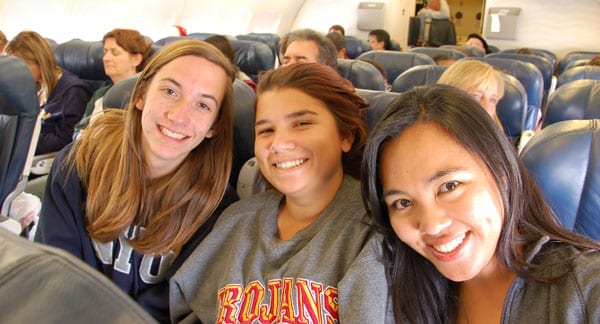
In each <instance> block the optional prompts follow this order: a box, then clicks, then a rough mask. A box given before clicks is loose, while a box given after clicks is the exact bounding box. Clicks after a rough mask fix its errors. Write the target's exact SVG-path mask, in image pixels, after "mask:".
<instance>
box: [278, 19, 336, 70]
mask: <svg viewBox="0 0 600 324" xmlns="http://www.w3.org/2000/svg"><path fill="white" fill-rule="evenodd" d="M281 51H282V53H283V65H284V66H285V65H288V64H293V63H298V62H313V63H321V64H326V65H329V66H331V67H333V68H334V69H337V50H336V49H335V45H334V44H333V43H332V42H331V40H330V39H329V38H327V37H325V35H323V34H321V33H319V32H317V31H314V30H312V29H299V30H296V31H293V32H292V33H290V34H289V35H288V37H287V39H286V41H285V42H284V43H282V44H281Z"/></svg>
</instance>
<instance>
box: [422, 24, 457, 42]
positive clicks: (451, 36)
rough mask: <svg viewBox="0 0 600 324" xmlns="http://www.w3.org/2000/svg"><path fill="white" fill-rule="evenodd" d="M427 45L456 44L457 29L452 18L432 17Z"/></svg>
mask: <svg viewBox="0 0 600 324" xmlns="http://www.w3.org/2000/svg"><path fill="white" fill-rule="evenodd" d="M426 44H427V46H434V47H437V46H441V45H456V29H455V28H454V23H453V22H452V21H451V20H450V19H431V25H430V27H429V39H428V40H426Z"/></svg>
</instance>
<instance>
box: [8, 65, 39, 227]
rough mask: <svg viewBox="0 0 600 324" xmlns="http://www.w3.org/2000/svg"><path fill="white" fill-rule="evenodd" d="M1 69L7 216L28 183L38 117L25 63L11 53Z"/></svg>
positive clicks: (31, 77)
mask: <svg viewBox="0 0 600 324" xmlns="http://www.w3.org/2000/svg"><path fill="white" fill-rule="evenodd" d="M0 71H2V73H0V134H1V137H0V138H1V140H2V145H0V204H1V210H0V215H3V216H9V213H10V211H11V204H12V202H13V201H14V199H15V198H16V197H17V196H18V195H19V194H21V193H22V192H23V191H24V190H25V187H26V185H27V181H28V177H29V172H30V167H31V161H32V159H33V156H34V154H35V148H36V146H37V141H38V137H39V133H40V128H41V119H40V118H39V114H40V106H39V103H38V99H37V90H36V87H35V82H34V81H33V76H32V74H31V71H30V70H29V67H28V66H27V64H26V63H25V62H23V61H22V60H20V59H18V58H16V57H14V56H6V55H4V56H0ZM2 223H3V224H4V225H7V224H8V223H6V222H2ZM0 227H1V226H0ZM20 231H21V226H20V225H19V226H18V232H20Z"/></svg>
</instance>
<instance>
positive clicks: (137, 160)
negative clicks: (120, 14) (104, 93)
mask: <svg viewBox="0 0 600 324" xmlns="http://www.w3.org/2000/svg"><path fill="white" fill-rule="evenodd" d="M234 78H235V74H234V70H233V68H232V67H231V64H230V63H229V60H228V59H227V58H225V56H223V54H221V53H220V52H219V51H218V50H217V49H216V48H214V47H213V46H210V45H208V44H207V43H205V42H202V41H199V40H195V39H188V40H181V41H177V42H173V43H171V44H169V45H167V46H165V47H163V48H162V49H161V50H160V51H159V52H158V53H157V54H156V55H154V57H153V59H152V60H151V61H150V62H149V63H148V65H147V66H146V67H145V68H144V70H143V71H142V73H141V74H140V76H139V78H138V81H137V83H136V85H135V88H134V89H133V93H132V95H131V98H132V99H131V102H130V104H129V107H128V109H127V110H121V109H111V110H106V111H105V112H104V113H103V114H101V115H100V116H99V117H98V118H97V119H96V120H94V122H93V123H91V124H90V125H89V126H88V127H87V128H86V130H85V132H83V133H82V135H81V137H80V138H78V139H76V140H75V142H74V143H73V144H72V147H67V148H65V149H64V150H63V151H61V153H60V154H59V155H58V156H57V158H56V160H55V161H54V163H53V165H52V171H51V172H50V174H49V176H48V181H47V186H46V191H45V195H44V201H43V203H42V212H41V216H40V224H39V228H38V232H37V234H36V238H35V240H36V241H38V242H41V243H45V244H49V245H53V246H56V247H59V248H62V249H65V250H67V251H69V252H71V253H72V254H74V255H75V256H77V257H79V258H81V259H82V260H84V261H85V262H86V263H88V264H89V265H90V266H91V267H93V268H95V269H97V270H98V271H100V272H102V273H104V274H105V275H106V276H107V277H108V278H110V279H111V280H112V281H113V282H114V283H115V284H117V285H118V286H119V287H121V289H123V290H124V291H125V292H127V293H128V294H129V295H131V297H132V298H133V299H135V300H136V301H138V302H139V304H140V305H141V306H142V307H144V308H145V309H146V310H147V311H148V312H150V313H151V314H152V315H153V316H154V317H156V319H157V320H159V321H162V322H165V321H168V319H169V309H168V306H169V305H168V304H169V302H168V300H169V296H168V280H167V278H166V276H167V272H169V271H175V269H177V267H178V266H179V265H180V264H181V263H182V262H183V260H185V258H186V257H187V256H188V255H189V254H190V253H191V251H192V250H193V249H194V247H195V246H196V245H197V244H198V243H199V242H200V241H201V240H203V239H204V237H205V236H206V235H207V233H208V232H209V231H210V230H211V228H212V225H213V224H214V222H215V220H216V218H217V217H218V215H219V214H220V212H221V210H222V209H224V207H226V206H227V205H229V204H230V203H231V202H232V201H234V200H236V199H237V195H236V194H235V193H234V192H233V191H230V190H227V188H228V180H229V175H230V170H231V165H232V154H233V153H232V152H233V143H232V142H233V98H232V95H233V86H232V81H233V80H234Z"/></svg>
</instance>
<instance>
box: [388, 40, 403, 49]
mask: <svg viewBox="0 0 600 324" xmlns="http://www.w3.org/2000/svg"><path fill="white" fill-rule="evenodd" d="M390 51H402V47H401V46H400V43H398V42H397V41H395V40H393V39H390Z"/></svg>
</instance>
